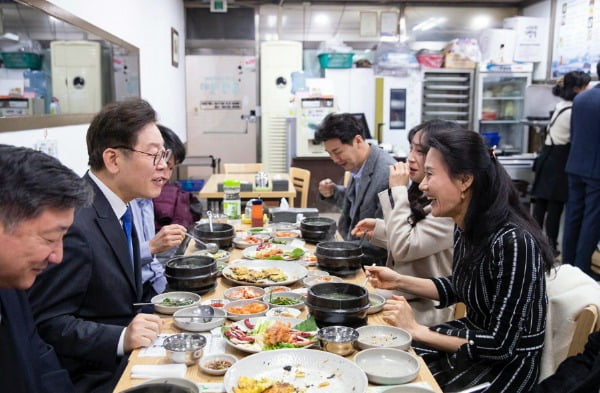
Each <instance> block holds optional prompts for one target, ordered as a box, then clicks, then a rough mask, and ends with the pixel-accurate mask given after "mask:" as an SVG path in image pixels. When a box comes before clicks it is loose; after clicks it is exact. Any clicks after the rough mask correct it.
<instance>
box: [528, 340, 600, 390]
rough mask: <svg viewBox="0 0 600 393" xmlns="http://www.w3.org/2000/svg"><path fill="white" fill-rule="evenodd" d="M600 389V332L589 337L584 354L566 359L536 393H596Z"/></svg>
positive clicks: (540, 384)
mask: <svg viewBox="0 0 600 393" xmlns="http://www.w3.org/2000/svg"><path fill="white" fill-rule="evenodd" d="M599 388H600V332H595V333H592V334H590V335H589V336H588V342H587V344H586V345H585V349H584V351H583V353H580V354H578V355H575V356H571V357H569V358H567V359H565V360H564V361H563V362H562V363H561V364H560V365H559V366H558V368H557V369H556V372H555V373H554V374H552V375H551V376H549V377H548V378H546V379H544V380H543V381H542V382H540V383H539V384H538V385H537V386H536V389H535V393H595V392H598V390H599Z"/></svg>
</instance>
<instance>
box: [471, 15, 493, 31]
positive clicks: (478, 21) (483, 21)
mask: <svg viewBox="0 0 600 393" xmlns="http://www.w3.org/2000/svg"><path fill="white" fill-rule="evenodd" d="M491 23H492V18H490V16H489V15H477V16H474V17H473V19H471V29H472V30H482V29H485V28H486V27H489V26H490V25H491Z"/></svg>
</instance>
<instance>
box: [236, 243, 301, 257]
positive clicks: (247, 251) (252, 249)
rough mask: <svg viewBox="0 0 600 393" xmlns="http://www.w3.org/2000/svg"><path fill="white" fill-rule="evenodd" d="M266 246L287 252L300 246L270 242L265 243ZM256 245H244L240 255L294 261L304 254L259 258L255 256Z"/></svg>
mask: <svg viewBox="0 0 600 393" xmlns="http://www.w3.org/2000/svg"><path fill="white" fill-rule="evenodd" d="M266 245H267V247H268V248H274V249H279V250H281V251H283V252H289V251H292V250H293V249H295V248H301V247H293V246H290V245H286V244H272V243H266ZM257 249H258V246H250V247H246V248H244V249H243V250H242V256H243V257H244V258H247V259H260V260H265V261H273V260H277V261H278V260H282V261H295V260H298V259H302V257H303V256H304V254H303V255H302V256H301V257H299V258H292V257H291V256H284V255H281V257H282V258H283V259H264V258H263V259H261V258H257V257H256V252H257ZM303 250H304V249H303ZM304 253H306V250H304Z"/></svg>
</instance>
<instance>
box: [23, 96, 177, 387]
mask: <svg viewBox="0 0 600 393" xmlns="http://www.w3.org/2000/svg"><path fill="white" fill-rule="evenodd" d="M86 141H87V148H88V157H89V165H90V170H89V172H88V173H87V174H86V175H85V176H84V180H85V182H86V183H88V184H89V185H90V186H91V187H92V188H93V190H94V192H95V195H94V201H93V203H92V205H91V206H89V207H84V208H82V209H79V210H77V212H76V213H75V219H74V222H73V225H72V226H71V228H70V229H69V231H68V232H67V234H66V236H65V240H64V253H65V254H64V262H63V263H62V264H60V265H58V266H53V267H52V268H50V269H48V270H46V271H45V272H44V273H43V274H41V275H40V277H39V278H38V281H37V282H36V283H35V284H34V285H33V287H32V288H31V290H30V292H29V300H30V302H31V305H32V309H33V312H34V316H35V320H36V323H37V326H38V330H39V332H40V336H41V337H42V338H43V339H44V340H46V341H47V342H48V343H50V344H52V345H53V346H54V348H55V350H56V352H57V354H58V357H59V359H60V361H61V363H62V365H63V366H64V367H65V368H66V369H67V370H68V371H69V374H70V376H71V379H72V380H73V382H74V384H75V388H76V390H77V391H79V392H86V393H88V392H112V391H113V389H114V386H115V385H116V383H117V382H118V379H119V377H120V373H121V372H122V370H123V369H124V367H125V365H126V361H127V355H128V354H129V353H130V352H131V350H132V349H135V348H140V347H147V346H149V345H151V344H152V342H153V341H154V340H155V339H156V337H157V335H158V334H159V333H160V329H161V326H162V322H161V319H160V318H159V317H158V316H156V315H151V314H142V313H138V311H139V310H138V309H137V308H136V307H134V306H133V304H134V303H137V302H140V301H141V299H142V293H143V289H142V279H141V265H140V258H139V250H140V248H139V242H138V237H137V235H136V231H135V225H132V224H133V222H132V219H131V210H130V207H129V206H128V204H129V202H130V201H132V200H133V199H135V198H155V197H157V196H158V195H159V194H160V192H161V189H162V186H163V185H164V184H165V183H166V182H167V180H168V179H167V175H166V172H167V162H168V160H169V158H170V156H171V151H170V150H165V148H164V142H163V138H162V136H161V133H160V131H159V130H158V127H157V126H156V112H155V111H154V109H152V107H151V106H150V104H148V103H147V102H146V101H144V100H140V99H134V100H127V101H123V102H117V103H112V104H108V105H107V106H105V107H104V108H103V109H102V110H101V111H100V112H99V113H98V114H97V115H96V116H95V117H94V119H93V121H92V123H91V124H90V127H89V129H88V132H87V136H86ZM181 236H182V237H183V234H182V235H181Z"/></svg>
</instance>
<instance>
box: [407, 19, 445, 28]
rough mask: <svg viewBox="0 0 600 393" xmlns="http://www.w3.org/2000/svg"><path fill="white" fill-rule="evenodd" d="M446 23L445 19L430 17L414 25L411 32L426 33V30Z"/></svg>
mask: <svg viewBox="0 0 600 393" xmlns="http://www.w3.org/2000/svg"><path fill="white" fill-rule="evenodd" d="M444 22H446V18H444V17H442V16H440V17H434V16H432V17H430V18H427V19H425V20H424V21H423V22H421V23H418V24H416V25H415V26H414V27H413V28H412V30H413V31H426V30H431V29H433V28H434V27H436V26H439V25H441V24H442V23H444Z"/></svg>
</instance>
